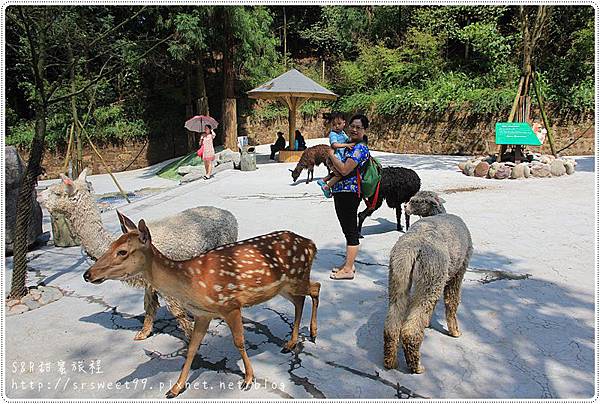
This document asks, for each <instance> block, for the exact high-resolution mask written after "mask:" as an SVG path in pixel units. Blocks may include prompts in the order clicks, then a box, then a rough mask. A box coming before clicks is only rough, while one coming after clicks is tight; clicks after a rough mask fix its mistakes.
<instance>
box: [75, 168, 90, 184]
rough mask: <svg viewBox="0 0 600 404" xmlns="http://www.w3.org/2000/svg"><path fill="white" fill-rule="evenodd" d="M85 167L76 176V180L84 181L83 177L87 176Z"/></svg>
mask: <svg viewBox="0 0 600 404" xmlns="http://www.w3.org/2000/svg"><path fill="white" fill-rule="evenodd" d="M87 170H88V169H87V167H86V168H84V169H83V171H82V172H81V174H79V177H77V181H81V182H85V178H86V177H87Z"/></svg>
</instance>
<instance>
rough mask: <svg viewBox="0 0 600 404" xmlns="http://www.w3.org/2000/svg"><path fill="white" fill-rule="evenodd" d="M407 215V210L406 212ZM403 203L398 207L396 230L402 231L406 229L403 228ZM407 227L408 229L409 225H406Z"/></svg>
mask: <svg viewBox="0 0 600 404" xmlns="http://www.w3.org/2000/svg"><path fill="white" fill-rule="evenodd" d="M404 214H405V215H406V212H405V213H404ZM401 219H402V204H399V205H398V207H397V208H396V230H398V231H402V230H404V229H402V221H401ZM406 228H407V229H408V225H407V226H406Z"/></svg>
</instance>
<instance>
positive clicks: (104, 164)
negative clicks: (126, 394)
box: [79, 122, 131, 203]
mask: <svg viewBox="0 0 600 404" xmlns="http://www.w3.org/2000/svg"><path fill="white" fill-rule="evenodd" d="M79 125H81V122H79ZM81 131H82V132H83V133H84V134H85V137H86V139H87V141H88V142H89V143H90V146H92V149H93V150H94V152H95V153H96V155H97V156H98V157H99V158H100V161H101V162H102V165H103V166H104V168H105V169H106V171H108V174H109V175H110V178H112V180H113V182H114V183H115V185H116V186H117V188H119V192H120V193H121V195H123V197H124V198H125V200H126V201H127V203H131V201H130V200H129V198H128V197H127V194H126V193H125V191H123V188H121V185H119V182H118V181H117V179H116V178H115V176H114V175H113V173H112V172H111V171H110V168H109V167H108V165H107V164H106V162H105V161H104V159H103V158H102V155H101V154H100V152H99V151H98V149H96V146H95V145H94V143H93V142H92V139H90V135H88V133H87V131H86V130H85V129H84V128H83V125H82V126H81Z"/></svg>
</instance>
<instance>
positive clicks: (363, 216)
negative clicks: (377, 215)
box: [358, 208, 374, 238]
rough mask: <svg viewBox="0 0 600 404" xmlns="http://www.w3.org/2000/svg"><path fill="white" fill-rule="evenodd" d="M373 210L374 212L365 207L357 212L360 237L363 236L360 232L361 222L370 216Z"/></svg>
mask: <svg viewBox="0 0 600 404" xmlns="http://www.w3.org/2000/svg"><path fill="white" fill-rule="evenodd" d="M373 212H374V211H373V210H371V209H369V208H366V209H365V210H363V211H362V212H359V213H358V234H359V235H360V237H361V238H362V237H363V235H362V234H361V231H362V225H363V222H364V221H365V219H366V218H367V217H369V216H371V215H372V214H373Z"/></svg>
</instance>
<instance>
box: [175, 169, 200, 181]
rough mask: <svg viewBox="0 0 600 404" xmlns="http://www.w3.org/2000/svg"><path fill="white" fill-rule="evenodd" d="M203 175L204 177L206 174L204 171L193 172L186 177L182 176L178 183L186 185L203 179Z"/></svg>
mask: <svg viewBox="0 0 600 404" xmlns="http://www.w3.org/2000/svg"><path fill="white" fill-rule="evenodd" d="M205 175H206V172H205V171H204V170H202V171H193V172H191V173H189V174H187V175H186V176H184V177H183V178H182V179H181V180H180V181H179V182H180V183H182V184H186V183H188V182H192V181H196V180H199V179H200V178H203V177H204V176H205Z"/></svg>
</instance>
